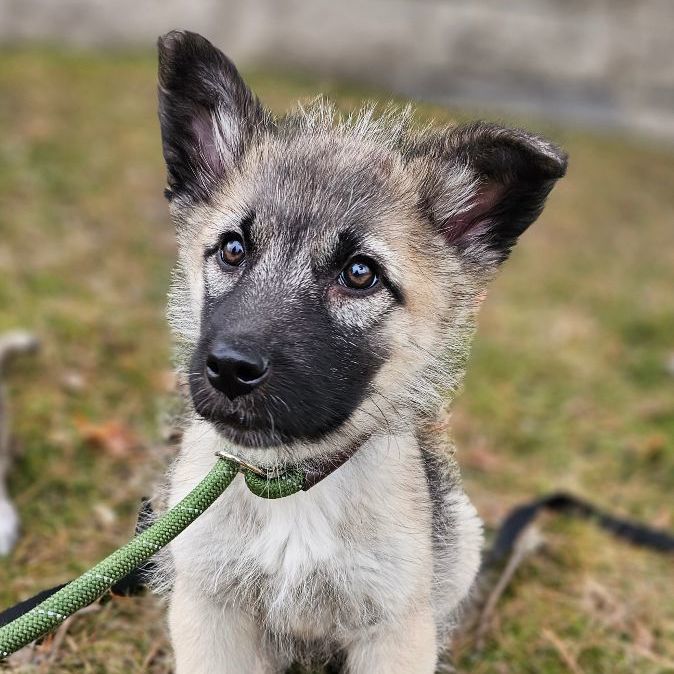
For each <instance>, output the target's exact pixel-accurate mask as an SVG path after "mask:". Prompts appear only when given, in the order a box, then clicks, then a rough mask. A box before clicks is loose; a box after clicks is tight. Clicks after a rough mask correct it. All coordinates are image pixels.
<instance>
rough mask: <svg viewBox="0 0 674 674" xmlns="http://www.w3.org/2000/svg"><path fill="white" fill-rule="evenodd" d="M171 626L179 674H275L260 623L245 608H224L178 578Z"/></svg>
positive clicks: (170, 617)
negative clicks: (263, 640) (265, 650)
mask: <svg viewBox="0 0 674 674" xmlns="http://www.w3.org/2000/svg"><path fill="white" fill-rule="evenodd" d="M169 628H170V631H171V641H172V643H173V650H174V653H175V661H176V674H243V673H244V672H245V673H246V674H273V673H275V672H277V671H278V667H276V666H274V665H273V663H272V661H271V659H270V658H269V657H268V656H267V654H266V653H265V652H264V646H263V643H262V638H261V635H260V631H259V629H258V627H257V626H256V625H255V624H254V623H253V621H252V619H251V618H250V617H249V616H247V615H245V614H244V613H243V612H241V611H237V610H233V609H228V608H223V607H222V606H219V605H217V604H215V603H214V602H213V601H212V600H211V599H209V598H208V597H205V596H204V595H203V594H201V593H200V592H199V591H198V589H196V588H194V587H193V586H190V584H189V583H187V582H185V581H183V580H181V579H180V578H178V579H176V583H175V586H174V589H173V592H172V594H171V606H170V611H169Z"/></svg>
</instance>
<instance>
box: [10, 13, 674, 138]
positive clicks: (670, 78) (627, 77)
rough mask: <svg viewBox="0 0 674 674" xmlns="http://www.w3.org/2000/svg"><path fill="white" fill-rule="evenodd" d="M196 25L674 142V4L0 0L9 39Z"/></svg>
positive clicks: (235, 45) (276, 57) (80, 37)
mask: <svg viewBox="0 0 674 674" xmlns="http://www.w3.org/2000/svg"><path fill="white" fill-rule="evenodd" d="M174 27H185V28H190V29H192V30H197V31H199V32H202V33H204V34H205V35H207V36H208V37H209V38H211V39H212V40H213V41H214V42H216V43H217V44H218V45H220V46H222V47H223V48H224V49H225V51H227V52H228V53H229V54H230V55H231V56H233V57H234V58H235V59H238V60H239V62H244V63H246V62H247V63H251V62H256V63H264V62H268V63H272V64H274V65H277V66H291V67H299V68H301V69H303V70H309V71H316V72H320V73H326V74H331V75H340V76H346V77H349V78H352V79H356V80H361V81H364V82H368V83H374V84H377V85H379V86H383V87H387V88H389V89H392V90H394V91H396V92H399V93H401V94H405V95H410V96H415V97H419V98H428V99H434V100H440V101H448V102H451V103H454V104H460V105H469V106H473V107H476V106H477V107H485V108H487V107H488V108H491V109H493V108H502V109H503V110H506V111H516V112H524V113H533V114H542V115H545V116H552V117H557V118H562V119H565V120H572V121H574V120H575V121H579V122H582V123H590V124H598V125H602V126H624V127H629V128H632V129H635V130H637V131H641V132H646V133H651V134H658V135H661V136H667V137H669V138H672V139H674V2H673V1H672V0H509V1H507V2H504V1H503V0H369V1H367V2H363V1H360V2H359V1H358V0H219V1H218V0H192V1H191V2H190V1H188V0H0V41H2V42H10V41H18V40H23V39H38V40H45V39H46V40H50V41H65V42H67V43H71V44H78V45H101V44H115V45H117V44H120V43H123V44H132V45H142V46H145V45H150V44H151V43H152V42H153V41H154V39H155V38H156V36H157V35H158V34H159V33H161V32H164V31H166V30H168V29H170V28H174Z"/></svg>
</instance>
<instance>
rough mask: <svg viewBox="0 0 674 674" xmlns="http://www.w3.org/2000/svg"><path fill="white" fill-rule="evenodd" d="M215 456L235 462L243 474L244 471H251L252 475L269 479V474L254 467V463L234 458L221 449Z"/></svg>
mask: <svg viewBox="0 0 674 674" xmlns="http://www.w3.org/2000/svg"><path fill="white" fill-rule="evenodd" d="M215 456H217V457H218V458H219V459H226V460H227V461H233V462H234V463H236V464H237V465H238V466H239V471H241V472H243V470H244V469H245V470H249V471H251V473H255V475H259V476H260V477H264V478H267V477H268V475H267V473H266V472H265V471H264V470H262V468H259V467H258V466H254V465H253V464H252V463H248V461H244V460H243V459H241V458H240V457H238V456H234V454H230V453H229V452H225V451H224V450H222V449H220V450H218V451H217V452H216V453H215Z"/></svg>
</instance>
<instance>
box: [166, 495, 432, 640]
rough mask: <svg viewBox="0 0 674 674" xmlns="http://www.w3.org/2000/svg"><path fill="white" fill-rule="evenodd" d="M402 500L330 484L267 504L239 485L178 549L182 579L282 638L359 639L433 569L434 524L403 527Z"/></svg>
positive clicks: (410, 522) (411, 520)
mask: <svg viewBox="0 0 674 674" xmlns="http://www.w3.org/2000/svg"><path fill="white" fill-rule="evenodd" d="M397 500H398V499H397V498H396V497H395V495H393V496H392V497H391V498H389V499H381V498H380V495H378V494H377V493H376V490H375V491H374V493H368V492H367V491H361V492H360V493H354V492H353V491H351V490H349V489H340V488H339V485H338V484H333V485H328V484H326V485H325V486H324V488H323V489H321V490H318V489H314V490H312V491H311V492H308V493H300V494H297V495H295V496H293V497H289V498H286V499H282V500H278V501H265V500H262V499H258V498H257V497H254V496H252V495H251V494H250V493H248V492H247V491H246V490H245V487H242V485H241V484H240V483H239V484H234V485H232V487H231V488H230V490H228V492H227V494H226V495H225V498H223V499H222V501H221V502H220V503H219V504H218V507H217V509H216V510H214V511H212V512H211V513H209V514H208V518H207V519H205V520H204V521H203V522H200V523H198V526H195V527H194V528H193V529H192V530H191V532H188V533H190V534H191V535H190V536H189V537H186V538H185V539H184V542H183V544H182V545H181V546H180V547H178V548H176V549H174V554H175V555H176V563H177V565H178V571H179V572H182V571H183V569H184V570H185V571H186V572H188V573H190V574H191V575H195V574H196V575H198V576H199V578H197V580H198V582H199V584H200V585H201V586H202V587H204V588H205V589H206V591H207V592H208V593H209V594H212V595H213V596H215V597H216V598H217V599H218V600H219V601H222V602H223V603H230V602H233V603H236V604H239V605H243V606H244V607H245V608H246V610H247V611H249V612H252V613H253V614H255V615H256V616H257V617H258V618H259V619H260V621H261V622H263V623H264V624H265V625H266V626H267V627H268V628H269V629H271V630H273V631H275V632H288V631H290V632H292V633H293V634H294V635H296V636H301V637H302V638H305V639H311V638H321V637H324V636H325V634H326V632H336V633H339V632H342V631H348V630H350V629H358V628H360V627H362V626H363V625H366V624H373V623H376V622H378V621H380V620H385V619H386V618H387V617H388V616H389V615H392V614H394V613H396V612H397V609H398V605H399V604H400V603H401V602H404V601H405V600H406V599H407V597H408V596H409V594H410V593H411V592H412V591H413V586H414V583H415V579H416V578H418V577H419V574H420V573H421V572H422V571H424V568H423V567H424V565H427V564H428V562H429V558H430V553H429V551H428V550H426V547H427V546H426V541H427V539H428V536H427V535H426V532H427V530H428V528H427V523H425V522H424V521H418V520H416V521H415V519H414V518H406V521H404V524H403V525H402V526H401V519H400V516H401V514H403V513H400V512H399V510H400V508H399V507H398V512H396V507H397V506H400V504H399V503H397ZM422 519H423V518H422ZM428 545H430V541H428Z"/></svg>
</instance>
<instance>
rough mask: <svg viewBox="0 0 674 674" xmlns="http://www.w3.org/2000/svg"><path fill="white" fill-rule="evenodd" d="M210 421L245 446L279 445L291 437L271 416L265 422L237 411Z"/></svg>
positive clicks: (229, 437)
mask: <svg viewBox="0 0 674 674" xmlns="http://www.w3.org/2000/svg"><path fill="white" fill-rule="evenodd" d="M202 416H203V415H202ZM209 421H210V422H211V423H212V424H213V425H214V426H215V427H216V428H217V429H218V431H219V432H220V433H221V434H222V435H224V436H225V437H226V438H227V439H228V440H231V442H233V443H235V444H237V445H242V446H244V447H256V448H260V447H277V446H278V445H282V444H285V443H286V442H288V441H289V439H290V438H289V437H288V436H287V434H286V433H284V432H283V431H282V430H281V429H279V428H278V427H277V425H276V424H275V422H274V420H273V417H271V416H270V418H269V420H268V421H267V423H263V422H262V420H261V419H258V418H257V417H256V416H254V415H250V414H246V413H241V412H236V411H235V412H231V413H229V414H223V415H220V416H215V417H212V418H210V419H209Z"/></svg>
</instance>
